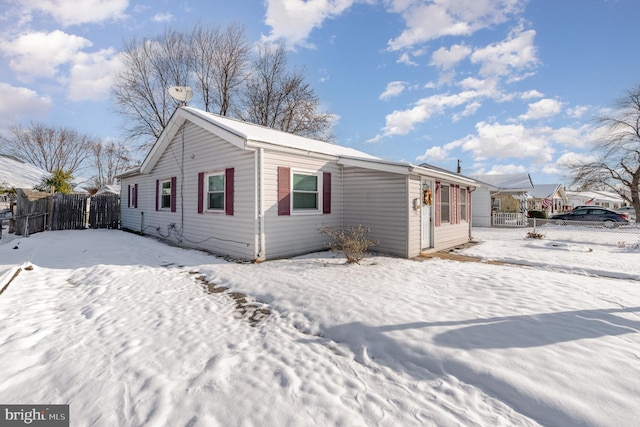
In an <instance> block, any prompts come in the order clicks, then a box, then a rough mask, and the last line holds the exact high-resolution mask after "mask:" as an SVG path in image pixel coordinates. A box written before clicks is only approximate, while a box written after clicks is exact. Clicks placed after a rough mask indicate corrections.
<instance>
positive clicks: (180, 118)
mask: <svg viewBox="0 0 640 427" xmlns="http://www.w3.org/2000/svg"><path fill="white" fill-rule="evenodd" d="M186 121H190V122H192V123H194V124H196V125H198V126H200V127H202V128H203V129H205V130H207V131H209V132H211V133H212V134H214V135H217V136H219V137H220V138H223V139H224V140H226V141H228V142H230V143H231V144H233V145H235V146H236V147H238V148H240V149H243V150H253V149H256V148H268V149H272V150H277V151H283V152H291V153H297V154H305V155H310V156H329V157H333V158H335V161H337V162H338V163H340V164H343V165H351V166H359V167H363V168H369V169H374V170H379V171H387V172H392V173H404V174H409V173H422V174H428V175H430V176H434V177H440V178H444V179H449V180H451V181H453V182H460V183H464V184H466V185H469V186H475V185H476V181H475V180H473V179H472V178H468V177H465V176H462V175H459V174H456V173H453V172H450V171H445V170H444V169H439V168H435V167H432V166H429V165H421V166H416V165H413V164H411V163H407V162H394V161H389V160H384V159H381V158H379V157H376V156H372V155H370V154H367V153H365V152H363V151H359V150H356V149H354V148H350V147H343V146H341V145H337V144H331V143H328V142H324V141H319V140H316V139H312V138H306V137H303V136H299V135H293V134H291V133H288V132H283V131H280V130H276V129H271V128H267V127H264V126H260V125H256V124H254V123H248V122H243V121H241V120H237V119H232V118H229V117H224V116H219V115H217V114H212V113H208V112H206V111H202V110H198V109H197V108H192V107H182V108H179V109H178V110H176V112H175V113H174V115H173V117H172V118H171V120H170V121H169V124H168V125H167V127H166V128H165V129H164V131H163V132H162V134H161V135H160V137H159V138H158V140H157V141H156V143H155V144H154V145H153V147H152V148H151V151H150V152H149V154H148V155H147V157H146V158H145V160H144V161H143V162H142V165H141V166H140V168H139V169H132V170H129V171H125V172H123V173H122V174H120V175H119V176H120V177H125V176H131V175H136V174H138V173H149V172H150V171H151V170H152V169H153V166H154V165H155V164H156V162H157V161H158V160H159V159H160V157H161V156H162V153H164V151H165V149H166V148H167V146H168V145H169V143H170V142H171V141H172V140H173V138H174V137H175V135H176V134H177V132H178V130H179V129H180V127H181V126H182V125H183V124H184V123H185V122H186Z"/></svg>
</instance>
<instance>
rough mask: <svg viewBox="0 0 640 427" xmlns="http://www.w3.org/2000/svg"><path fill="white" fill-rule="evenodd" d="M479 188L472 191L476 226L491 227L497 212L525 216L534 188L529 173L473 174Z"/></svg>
mask: <svg viewBox="0 0 640 427" xmlns="http://www.w3.org/2000/svg"><path fill="white" fill-rule="evenodd" d="M471 178H473V179H474V180H476V181H477V182H478V188H477V189H476V190H475V191H474V192H473V193H472V196H471V199H472V206H473V208H472V213H471V216H472V218H473V226H474V227H491V226H492V225H493V217H494V214H496V213H514V214H520V215H521V216H522V217H523V218H524V212H525V211H526V209H527V203H528V199H529V198H530V196H529V192H530V191H532V190H533V188H534V187H533V183H532V181H531V176H530V175H529V174H528V173H518V174H500V175H497V174H491V175H489V174H486V175H472V176H471Z"/></svg>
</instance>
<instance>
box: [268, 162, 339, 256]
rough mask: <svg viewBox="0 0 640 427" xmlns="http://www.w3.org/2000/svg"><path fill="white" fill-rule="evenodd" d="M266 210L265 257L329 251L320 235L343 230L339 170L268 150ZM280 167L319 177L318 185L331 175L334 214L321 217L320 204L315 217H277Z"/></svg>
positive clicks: (295, 214) (332, 210)
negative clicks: (332, 229)
mask: <svg viewBox="0 0 640 427" xmlns="http://www.w3.org/2000/svg"><path fill="white" fill-rule="evenodd" d="M263 164H264V210H265V233H266V239H265V255H266V257H267V258H268V259H273V258H282V257H288V256H291V255H297V254H301V253H308V252H313V251H321V250H326V249H327V243H328V240H327V238H326V237H325V236H323V235H322V234H320V230H319V229H320V227H322V226H323V225H328V226H331V227H335V228H340V227H341V226H342V223H341V219H342V192H341V189H342V181H341V172H340V167H339V166H338V165H337V164H336V163H335V162H332V161H330V159H327V160H322V159H317V158H312V157H309V156H304V155H293V154H288V153H280V152H274V151H269V150H265V152H264V161H263ZM278 167H287V168H290V169H291V171H292V172H296V173H297V172H298V171H307V172H311V171H313V172H314V173H318V174H319V175H318V177H319V178H318V179H319V185H321V183H322V178H321V177H322V175H321V173H323V172H329V173H331V213H330V214H322V202H321V201H319V202H318V206H319V209H320V210H319V213H318V214H314V215H304V214H297V212H296V211H291V215H278Z"/></svg>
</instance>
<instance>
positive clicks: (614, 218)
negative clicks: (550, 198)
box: [549, 206, 629, 225]
mask: <svg viewBox="0 0 640 427" xmlns="http://www.w3.org/2000/svg"><path fill="white" fill-rule="evenodd" d="M549 219H553V220H561V221H597V222H604V223H605V225H607V224H608V225H613V223H618V222H620V223H626V222H629V217H628V216H627V214H623V213H619V212H616V211H612V210H611V209H607V208H602V207H599V206H592V207H586V206H584V207H578V208H576V209H574V210H572V211H571V212H567V213H563V214H558V215H553V216H552V217H551V218H549Z"/></svg>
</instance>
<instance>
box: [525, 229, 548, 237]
mask: <svg viewBox="0 0 640 427" xmlns="http://www.w3.org/2000/svg"><path fill="white" fill-rule="evenodd" d="M527 237H528V238H530V239H544V234H542V233H538V232H537V231H536V230H533V231H529V232H528V233H527Z"/></svg>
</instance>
